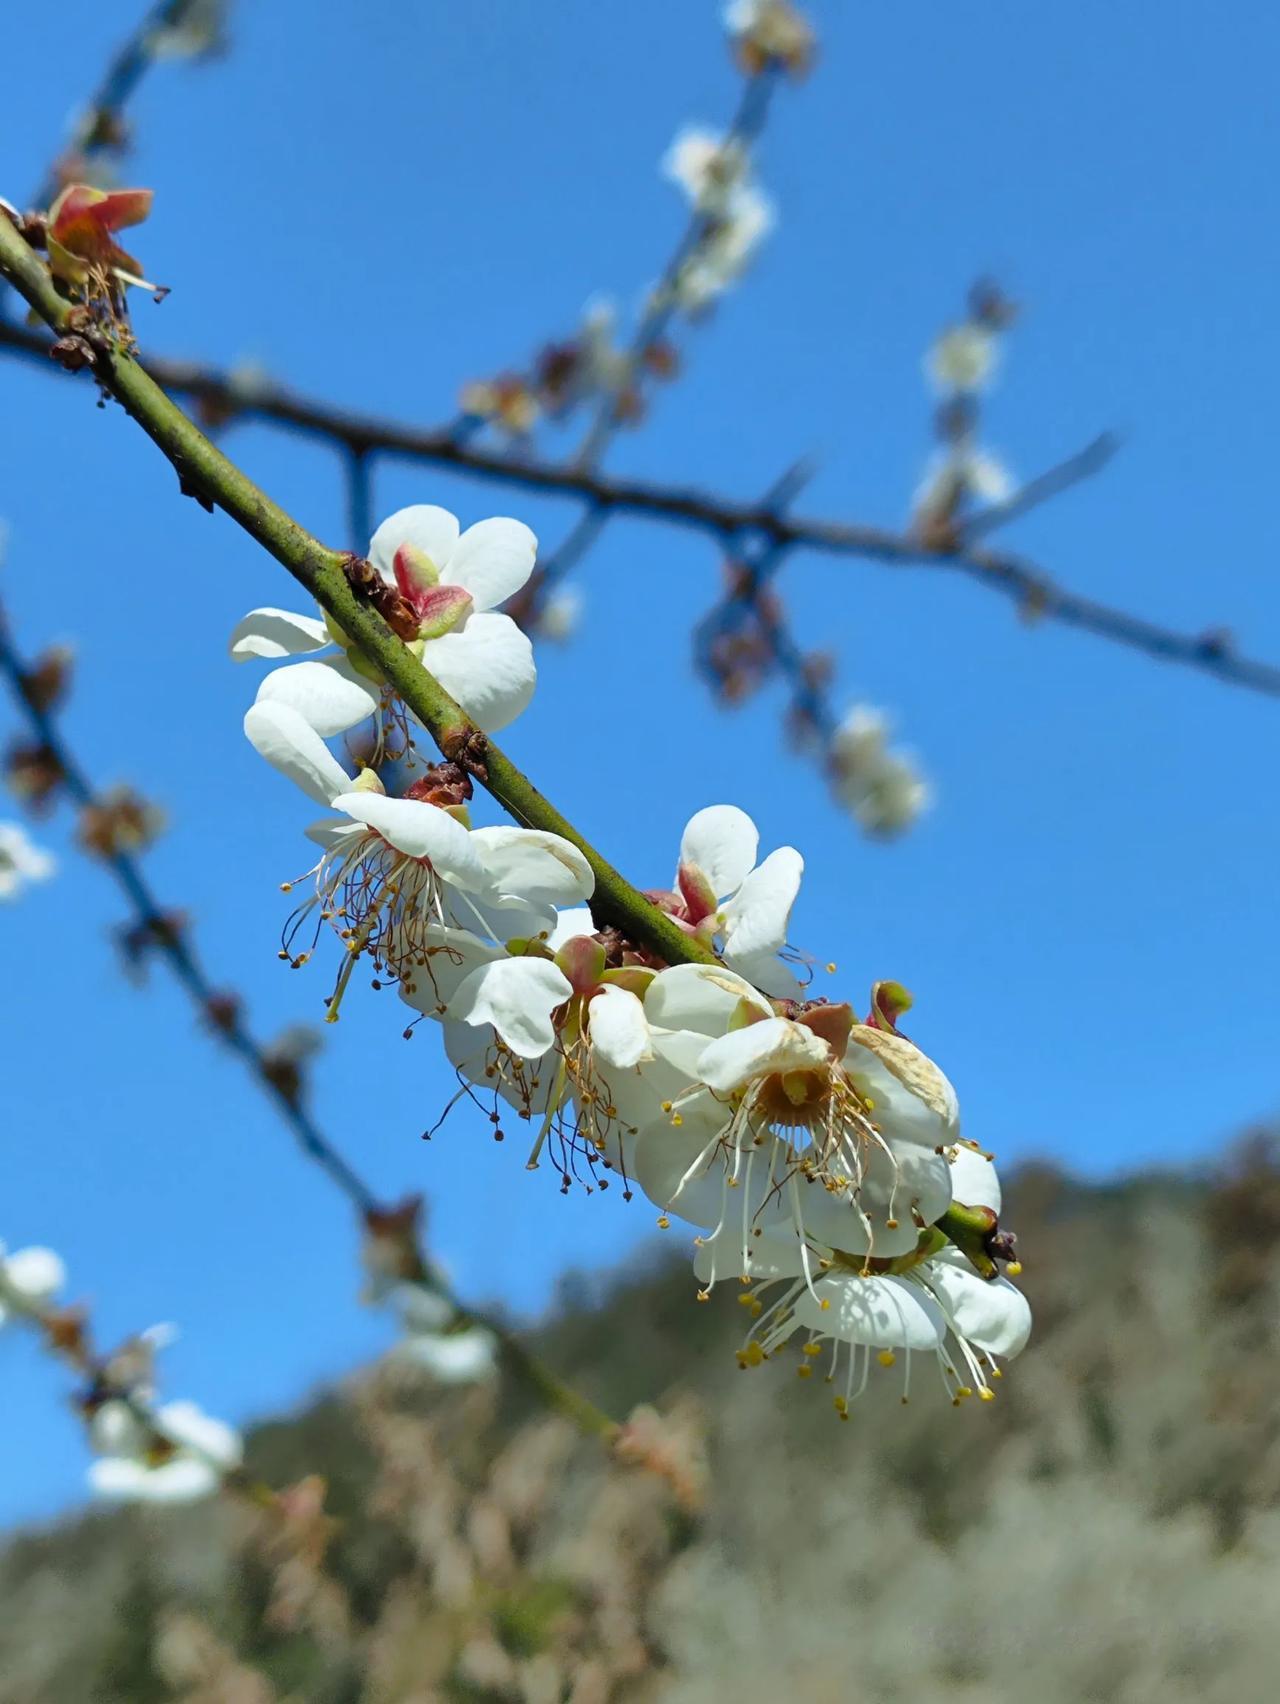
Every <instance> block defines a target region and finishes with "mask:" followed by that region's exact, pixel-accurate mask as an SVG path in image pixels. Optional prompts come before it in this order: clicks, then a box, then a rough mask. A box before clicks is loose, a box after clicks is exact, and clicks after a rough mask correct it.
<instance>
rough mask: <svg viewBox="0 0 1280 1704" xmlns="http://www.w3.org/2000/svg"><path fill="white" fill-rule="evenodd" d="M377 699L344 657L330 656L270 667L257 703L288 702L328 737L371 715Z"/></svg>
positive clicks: (367, 684) (376, 695)
mask: <svg viewBox="0 0 1280 1704" xmlns="http://www.w3.org/2000/svg"><path fill="white" fill-rule="evenodd" d="M379 698H380V694H379V692H378V689H377V687H376V686H374V685H373V683H372V681H368V680H366V679H365V678H364V676H363V675H359V674H357V673H356V672H355V670H354V669H353V668H352V667H351V664H350V663H349V662H348V661H347V659H346V657H344V656H333V657H326V658H325V659H324V660H323V662H314V663H289V664H287V665H286V667H284V668H281V669H272V671H271V673H270V674H269V675H267V676H265V677H264V679H263V682H262V685H261V686H260V687H259V688H258V697H257V702H258V703H259V704H285V705H288V707H289V708H290V709H291V710H296V711H297V712H298V714H299V715H300V716H301V717H302V718H303V720H304V721H306V722H309V723H310V725H311V726H312V727H313V728H314V729H315V731H316V732H317V733H318V734H320V735H321V736H322V737H323V738H324V739H330V738H331V737H332V736H333V735H334V734H345V733H346V731H347V729H348V728H354V727H355V726H356V724H357V723H358V722H363V721H364V720H365V718H366V717H368V716H372V715H373V713H374V711H375V710H376V709H377V708H378V703H379Z"/></svg>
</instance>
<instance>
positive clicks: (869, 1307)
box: [795, 1273, 946, 1350]
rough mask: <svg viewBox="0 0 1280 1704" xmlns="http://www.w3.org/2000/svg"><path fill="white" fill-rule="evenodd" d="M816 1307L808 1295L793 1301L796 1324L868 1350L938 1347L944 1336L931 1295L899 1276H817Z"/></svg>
mask: <svg viewBox="0 0 1280 1704" xmlns="http://www.w3.org/2000/svg"><path fill="white" fill-rule="evenodd" d="M814 1288H815V1290H816V1291H817V1294H818V1298H819V1301H827V1302H829V1303H830V1304H831V1305H830V1306H829V1307H827V1308H823V1307H820V1306H819V1301H815V1300H814V1298H813V1296H812V1295H810V1294H809V1292H808V1291H802V1292H801V1294H800V1295H799V1296H798V1297H797V1298H796V1302H795V1318H796V1323H797V1324H798V1325H802V1326H805V1327H806V1328H807V1329H808V1330H810V1331H820V1332H821V1333H822V1334H823V1335H824V1336H826V1337H838V1338H839V1339H840V1341H841V1342H842V1343H865V1344H867V1345H868V1346H869V1347H870V1348H872V1349H922V1350H929V1349H937V1348H938V1347H939V1346H940V1344H941V1343H942V1340H943V1338H944V1336H945V1335H946V1320H945V1319H944V1318H943V1315H942V1310H941V1309H940V1308H939V1307H938V1305H937V1303H936V1302H935V1301H934V1300H933V1298H932V1297H931V1296H927V1295H925V1294H924V1293H923V1292H922V1291H921V1290H920V1289H919V1288H918V1287H917V1286H916V1285H914V1284H908V1283H907V1282H906V1281H905V1280H904V1279H902V1278H859V1277H857V1276H855V1275H853V1274H849V1275H847V1276H846V1275H845V1274H844V1273H841V1274H839V1275H838V1276H834V1277H828V1278H820V1279H819V1280H818V1281H817V1283H816V1284H815V1286H814Z"/></svg>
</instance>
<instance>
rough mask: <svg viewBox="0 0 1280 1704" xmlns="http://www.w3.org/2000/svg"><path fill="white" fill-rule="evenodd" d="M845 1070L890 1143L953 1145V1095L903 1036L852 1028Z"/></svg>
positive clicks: (931, 1064)
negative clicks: (870, 1103)
mask: <svg viewBox="0 0 1280 1704" xmlns="http://www.w3.org/2000/svg"><path fill="white" fill-rule="evenodd" d="M844 1065H845V1070H846V1071H847V1072H848V1074H849V1077H850V1079H851V1080H852V1082H853V1083H854V1085H855V1087H856V1088H857V1089H858V1092H859V1093H860V1094H862V1095H864V1096H865V1097H866V1098H867V1099H869V1100H870V1101H871V1102H872V1113H871V1116H872V1118H873V1119H874V1121H875V1123H876V1126H877V1127H878V1128H879V1130H880V1131H881V1133H882V1135H884V1137H885V1138H886V1139H887V1140H888V1141H889V1142H891V1143H894V1144H897V1143H899V1142H918V1143H921V1144H923V1145H924V1146H925V1147H928V1148H941V1147H944V1146H946V1145H947V1144H948V1143H951V1142H954V1141H955V1139H956V1136H957V1134H958V1123H959V1117H960V1113H959V1107H958V1105H957V1102H956V1092H955V1090H954V1089H953V1088H952V1086H951V1084H950V1083H949V1082H948V1081H947V1079H946V1077H945V1076H944V1075H943V1073H942V1072H941V1071H940V1070H939V1069H938V1067H937V1066H936V1065H935V1064H934V1062H933V1060H932V1059H930V1058H929V1056H928V1054H926V1053H922V1052H921V1050H920V1049H919V1048H918V1047H916V1046H915V1045H914V1044H913V1043H912V1042H909V1041H908V1040H907V1039H906V1037H905V1036H900V1035H894V1034H891V1033H890V1032H889V1031H888V1030H880V1029H871V1028H869V1027H867V1026H864V1025H862V1024H855V1025H854V1027H853V1030H852V1032H851V1034H850V1037H849V1046H848V1048H847V1049H846V1050H845V1056H844Z"/></svg>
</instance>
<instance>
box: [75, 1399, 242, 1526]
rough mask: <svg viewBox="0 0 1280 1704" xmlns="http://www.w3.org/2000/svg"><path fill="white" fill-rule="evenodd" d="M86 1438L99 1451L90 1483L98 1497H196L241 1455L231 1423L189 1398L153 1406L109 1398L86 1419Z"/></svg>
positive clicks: (140, 1499) (221, 1477) (141, 1499)
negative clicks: (213, 1414)
mask: <svg viewBox="0 0 1280 1704" xmlns="http://www.w3.org/2000/svg"><path fill="white" fill-rule="evenodd" d="M89 1438H90V1442H91V1444H92V1445H93V1447H94V1449H95V1450H97V1451H98V1452H99V1459H98V1460H97V1461H95V1462H93V1463H91V1465H90V1468H89V1484H90V1486H91V1488H92V1489H93V1490H94V1491H95V1492H96V1493H97V1495H98V1496H100V1497H106V1498H111V1499H113V1500H116V1501H120V1502H146V1503H190V1502H195V1501H196V1500H197V1499H199V1498H202V1497H207V1496H209V1495H211V1494H212V1493H213V1492H215V1491H217V1490H218V1489H219V1487H220V1486H221V1485H222V1483H223V1481H224V1480H225V1478H226V1477H227V1475H228V1474H231V1473H234V1472H236V1470H237V1469H238V1468H239V1467H240V1465H241V1462H242V1460H243V1458H244V1444H243V1440H242V1439H241V1437H240V1434H239V1433H238V1432H237V1431H236V1430H235V1428H234V1427H232V1426H228V1425H226V1424H225V1423H224V1422H223V1421H221V1420H215V1419H213V1418H212V1417H211V1416H210V1415H208V1414H206V1413H204V1411H203V1410H202V1409H201V1408H199V1407H197V1405H196V1404H195V1403H194V1402H166V1403H163V1404H161V1406H160V1407H158V1408H156V1409H154V1410H152V1409H149V1408H145V1407H143V1406H141V1405H140V1404H136V1403H134V1402H130V1401H126V1400H125V1399H124V1398H116V1397H112V1398H109V1399H108V1400H107V1401H106V1402H104V1403H102V1404H101V1405H100V1406H99V1407H98V1408H97V1410H96V1411H95V1413H94V1414H93V1416H92V1418H91V1419H90V1422H89Z"/></svg>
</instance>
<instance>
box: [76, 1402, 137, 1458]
mask: <svg viewBox="0 0 1280 1704" xmlns="http://www.w3.org/2000/svg"><path fill="white" fill-rule="evenodd" d="M89 1443H90V1446H91V1448H93V1449H94V1450H96V1451H97V1452H98V1454H99V1455H109V1456H136V1455H141V1453H142V1452H143V1450H145V1448H146V1445H147V1429H146V1427H145V1426H143V1424H142V1422H141V1421H140V1420H139V1419H138V1417H137V1415H136V1414H135V1413H134V1412H133V1410H132V1409H131V1408H130V1406H129V1404H128V1403H127V1402H104V1403H103V1404H102V1406H101V1407H100V1408H98V1409H96V1410H95V1411H94V1415H93V1418H92V1419H91V1420H90V1422H89Z"/></svg>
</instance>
